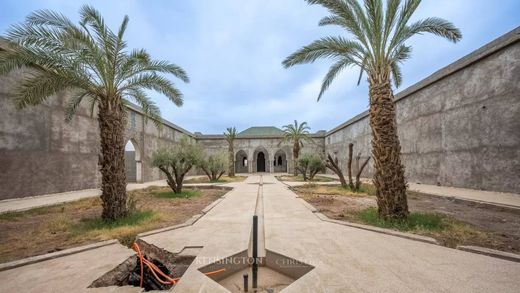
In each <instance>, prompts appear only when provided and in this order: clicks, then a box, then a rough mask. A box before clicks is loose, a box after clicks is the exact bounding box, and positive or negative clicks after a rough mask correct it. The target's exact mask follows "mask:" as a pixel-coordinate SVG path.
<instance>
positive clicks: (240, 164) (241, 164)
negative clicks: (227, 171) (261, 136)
mask: <svg viewBox="0 0 520 293" xmlns="http://www.w3.org/2000/svg"><path fill="white" fill-rule="evenodd" d="M248 165H249V162H248V161H247V153H246V152H245V151H243V150H239V151H238V152H237V154H236V155H235V172H236V173H247V172H249V170H248Z"/></svg>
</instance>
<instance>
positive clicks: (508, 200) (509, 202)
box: [289, 174, 520, 208]
mask: <svg viewBox="0 0 520 293" xmlns="http://www.w3.org/2000/svg"><path fill="white" fill-rule="evenodd" d="M320 175H321V176H327V177H330V178H334V179H337V178H338V177H337V176H336V175H333V174H320ZM363 181H370V180H369V179H363ZM289 184H290V185H293V184H294V183H289ZM408 188H409V190H411V191H416V192H421V193H427V194H433V195H437V196H444V197H453V198H458V199H462V200H469V201H475V202H482V203H489V204H497V205H503V206H510V207H516V208H520V194H515V193H506V192H496V191H486V190H476V189H469V188H459V187H449V186H437V185H428V184H417V183H408Z"/></svg>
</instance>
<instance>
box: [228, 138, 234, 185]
mask: <svg viewBox="0 0 520 293" xmlns="http://www.w3.org/2000/svg"><path fill="white" fill-rule="evenodd" d="M228 166H229V170H228V175H229V177H234V176H235V156H234V150H233V142H231V144H230V145H229V162H228Z"/></svg>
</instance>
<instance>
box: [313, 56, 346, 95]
mask: <svg viewBox="0 0 520 293" xmlns="http://www.w3.org/2000/svg"><path fill="white" fill-rule="evenodd" d="M352 64H354V63H353V62H352V61H351V60H349V59H348V58H344V59H342V60H339V61H338V62H336V63H334V64H333V65H332V66H331V67H330V69H329V72H327V74H326V75H325V78H323V82H322V84H321V90H320V93H319V95H318V101H319V100H320V99H321V97H322V96H323V93H325V91H326V90H327V89H328V88H329V86H330V84H331V83H332V82H333V81H334V79H335V78H336V76H338V75H339V73H340V72H341V71H342V70H343V69H345V67H347V66H350V65H352Z"/></svg>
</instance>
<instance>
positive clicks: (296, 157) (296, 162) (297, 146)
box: [293, 141, 300, 176]
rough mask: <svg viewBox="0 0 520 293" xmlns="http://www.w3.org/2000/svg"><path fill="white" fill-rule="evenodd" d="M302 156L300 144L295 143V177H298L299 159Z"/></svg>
mask: <svg viewBox="0 0 520 293" xmlns="http://www.w3.org/2000/svg"><path fill="white" fill-rule="evenodd" d="M299 156H300V142H298V141H295V142H294V145H293V166H294V171H293V175H294V176H298V157H299Z"/></svg>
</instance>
